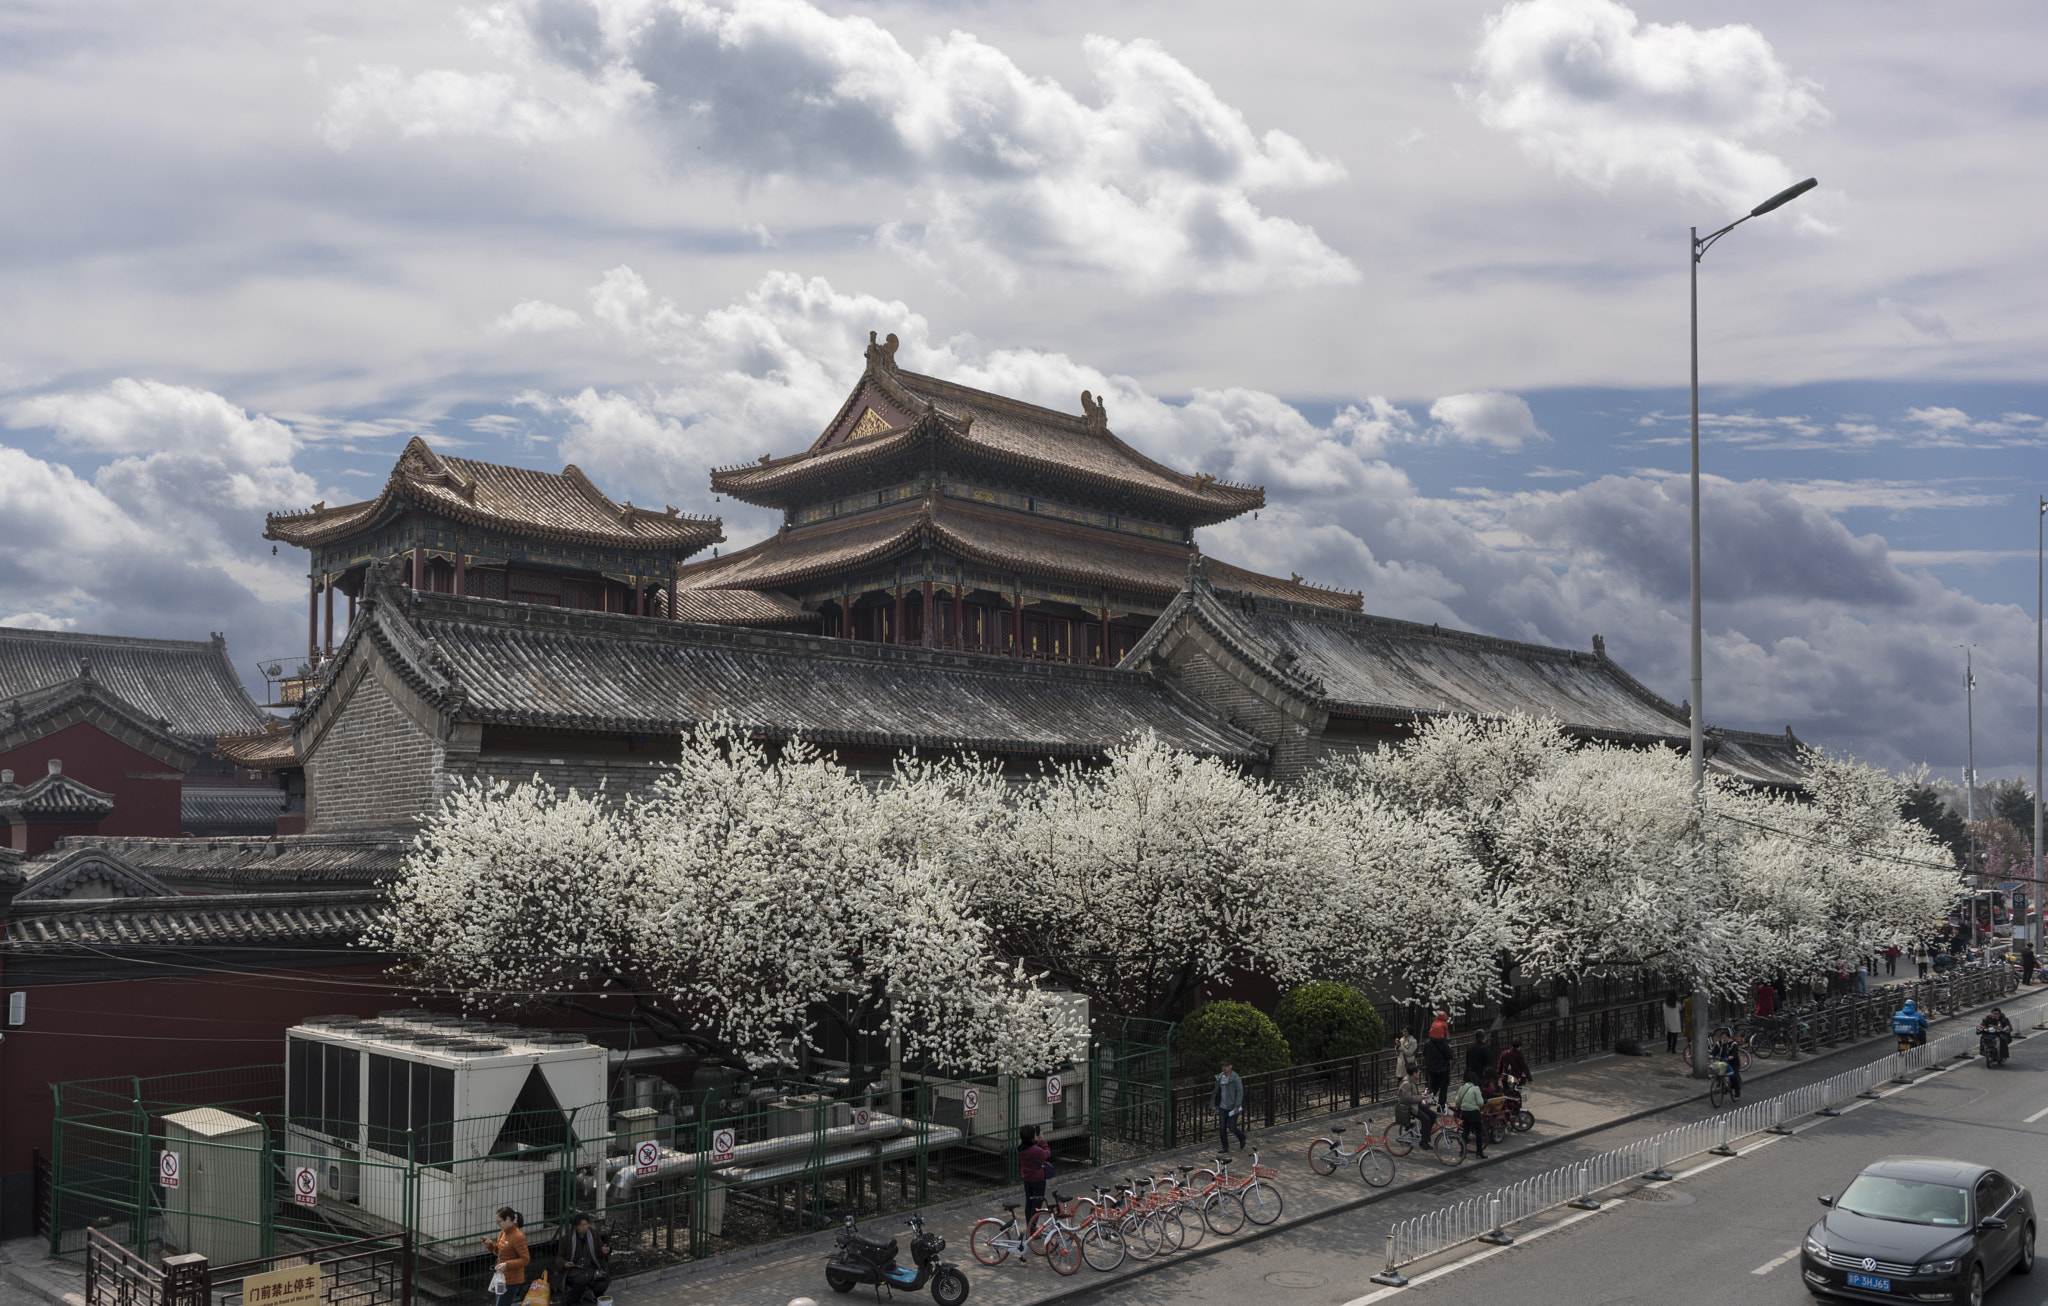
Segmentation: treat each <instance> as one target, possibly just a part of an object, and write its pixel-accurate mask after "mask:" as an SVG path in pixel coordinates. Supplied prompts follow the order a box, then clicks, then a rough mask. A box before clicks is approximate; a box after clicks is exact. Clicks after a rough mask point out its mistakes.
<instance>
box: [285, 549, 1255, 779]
mask: <svg viewBox="0 0 2048 1306" xmlns="http://www.w3.org/2000/svg"><path fill="white" fill-rule="evenodd" d="M392 594H393V592H392V591H391V590H389V589H388V588H385V587H383V586H381V585H380V586H379V587H378V588H377V589H375V590H374V591H373V597H372V600H371V602H370V603H369V604H368V605H367V606H366V608H365V610H364V614H363V616H362V617H361V618H359V620H358V621H357V623H356V625H355V627H353V628H352V629H351V630H350V632H349V637H348V640H347V641H346V642H345V643H344V644H343V646H342V649H341V651H340V653H338V654H337V655H336V658H335V660H334V665H335V666H337V667H345V666H346V665H348V659H349V658H351V657H353V656H359V655H368V654H370V653H371V650H372V649H374V650H375V655H376V656H379V657H381V658H382V659H383V660H385V662H386V663H387V665H389V666H391V667H392V668H393V670H394V671H395V672H396V674H397V675H399V677H400V678H401V679H403V680H404V681H405V682H406V683H407V684H408V685H410V686H411V687H412V689H413V690H414V692H416V693H418V694H419V695H420V696H421V697H422V698H423V699H425V700H426V701H428V702H429V703H433V704H435V705H437V706H439V707H441V708H442V709H443V710H445V711H447V712H449V713H450V714H451V715H453V716H455V717H457V718H459V719H461V720H465V721H476V722H479V723H482V724H485V725H502V726H518V727H525V728H531V729H553V730H573V731H585V732H606V733H624V732H645V733H650V734H670V735H674V734H681V733H684V732H686V731H690V730H693V729H695V728H697V727H698V726H700V725H703V724H707V723H709V722H712V721H715V720H725V721H728V722H730V723H731V724H733V725H734V726H736V727H737V728H739V729H741V730H744V731H747V732H748V733H750V734H752V735H755V736H757V737H761V738H770V739H788V738H794V737H798V736H801V737H802V738H804V739H807V740H810V741H812V742H814V743H818V744H821V745H825V746H854V747H876V748H902V747H930V748H943V749H965V750H973V751H977V752H983V753H1025V754H1031V755H1038V756H1043V755H1048V754H1064V755H1073V756H1094V755H1099V754H1101V753H1103V752H1105V751H1107V750H1108V749H1109V748H1111V747H1113V746H1114V745H1116V744H1118V743H1120V742H1122V741H1124V740H1126V739H1129V738H1131V737H1132V736H1134V735H1136V734H1138V733H1141V732H1144V731H1151V732H1154V733H1155V734H1157V735H1158V736H1159V738H1160V739H1161V740H1163V741H1164V742H1166V743H1167V744H1169V745H1171V746H1173V747H1176V748H1181V749H1185V750H1187V751H1190V752H1197V753H1204V754H1209V755H1214V756H1220V757H1225V758H1230V759H1233V760H1241V761H1247V762H1255V761H1263V760H1264V758H1265V756H1266V751H1267V750H1266V747H1265V745H1264V744H1262V743H1260V742H1259V741H1258V740H1257V739H1255V738H1253V737H1252V736H1251V735H1249V734H1247V733H1246V732H1244V731H1242V730H1240V729H1238V728H1237V727H1235V726H1233V725H1231V724H1229V722H1227V721H1226V720H1224V719H1223V717H1222V716H1221V715H1220V714H1219V713H1216V712H1213V711H1211V710H1210V709H1208V708H1206V707H1204V706H1202V705H1200V704H1198V703H1195V702H1193V701H1192V700H1189V699H1186V698H1184V697H1182V696H1181V695H1179V694H1178V693H1177V692H1175V691H1173V690H1172V689H1170V688H1168V687H1167V686H1165V685H1163V684H1162V683H1161V682H1160V681H1158V680H1157V679H1155V678H1154V677H1152V676H1149V675H1145V674H1143V673H1139V672H1128V671H1117V670H1112V669H1104V668H1094V667H1077V666H1068V665H1064V664H1055V663H1043V662H1034V661H1029V660H1025V659H1020V658H1004V657H995V656H988V655H982V654H973V653H955V652H943V651H939V650H932V649H922V648H911V647H901V646H895V645H880V644H867V643H860V642H855V641H849V640H840V639H824V638H821V637H818V636H814V635H800V634H789V633H785V632H780V631H771V630H754V629H742V628H734V627H725V626H708V625H696V624H692V623H689V622H677V621H667V620H663V619H660V618H647V617H628V616H621V615H618V614H612V613H592V612H581V611H573V610H569V609H559V608H542V607H530V606H527V605H523V604H511V603H502V602H498V601H495V600H490V599H469V598H456V597H454V596H452V595H440V594H421V595H418V596H417V597H416V598H414V599H409V600H408V601H407V602H404V603H398V602H393V601H390V600H389V599H388V598H387V597H385V596H391V595H392ZM366 642H367V644H368V647H365V645H366ZM331 683H332V682H331V681H329V682H323V683H322V685H321V687H320V688H319V689H318V690H317V691H316V692H315V693H314V695H313V696H311V697H310V698H309V700H308V702H307V703H306V704H305V706H304V707H303V708H302V709H301V717H300V719H301V720H302V721H306V720H311V719H314V718H317V717H318V716H319V713H320V708H321V704H322V702H323V701H324V698H325V696H326V693H327V692H328V688H329V686H330V685H331Z"/></svg>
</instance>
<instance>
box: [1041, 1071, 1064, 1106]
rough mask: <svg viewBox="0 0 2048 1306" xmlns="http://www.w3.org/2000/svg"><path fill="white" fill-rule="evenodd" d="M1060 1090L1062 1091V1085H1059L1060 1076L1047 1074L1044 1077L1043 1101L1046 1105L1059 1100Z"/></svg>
mask: <svg viewBox="0 0 2048 1306" xmlns="http://www.w3.org/2000/svg"><path fill="white" fill-rule="evenodd" d="M1062 1091H1064V1090H1063V1089H1062V1087H1061V1085H1060V1077H1059V1076H1058V1075H1047V1076H1046V1077H1045V1101H1046V1105H1048V1106H1050V1105H1051V1104H1053V1103H1054V1102H1057V1101H1059V1100H1060V1093H1061V1092H1062Z"/></svg>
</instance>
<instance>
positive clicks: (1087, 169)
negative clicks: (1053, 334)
mask: <svg viewBox="0 0 2048 1306" xmlns="http://www.w3.org/2000/svg"><path fill="white" fill-rule="evenodd" d="M476 30H477V34H478V35H479V36H480V37H483V38H484V39H485V40H486V42H487V43H488V44H491V45H492V46H494V47H495V48H496V49H498V50H499V51H500V52H501V55H502V56H503V57H504V58H505V59H506V61H507V63H508V64H509V65H510V66H509V68H507V69H496V70H492V71H488V72H478V73H464V72H457V71H452V70H436V71H433V72H428V73H421V74H417V75H414V76H412V77H410V78H408V77H405V76H403V75H402V74H400V73H398V72H397V71H396V70H394V69H391V68H386V67H374V68H365V69H362V70H361V71H359V72H358V74H357V75H356V77H355V78H354V80H352V81H350V82H349V83H348V84H346V85H345V86H343V87H341V88H340V89H338V90H337V91H336V92H335V96H334V100H333V102H332V104H331V106H330V108H329V111H328V114H327V117H326V119H325V122H324V130H325V131H326V133H327V136H328V138H329V140H330V141H332V142H334V143H336V144H337V145H338V146H339V145H348V144H351V143H354V142H357V141H360V140H361V139H363V138H364V137H365V136H366V135H367V134H368V133H369V132H370V131H371V129H372V127H373V125H374V124H376V123H379V122H383V123H388V124H389V125H390V126H391V127H392V128H394V129H395V130H396V131H397V132H398V134H399V135H401V136H406V137H427V136H491V137H499V138H503V139H508V140H512V141H515V142H519V143H531V142H534V141H539V140H547V139H558V138H563V137H568V136H576V135H589V134H595V133H598V132H602V131H607V130H611V129H614V128H618V127H626V126H630V127H633V128H644V129H646V130H647V131H648V132H650V133H651V134H652V135H653V137H654V138H655V139H657V140H658V141H659V142H660V144H661V145H662V147H663V148H664V149H665V150H666V152H667V154H668V157H669V158H670V159H671V160H672V162H673V165H674V166H675V167H676V168H677V169H678V170H690V169H695V168H697V167H699V166H701V165H703V164H705V163H710V164H713V165H716V166H719V167H722V168H724V169H727V170H729V171H731V172H733V173H735V174H737V175H738V176H740V177H742V178H747V179H761V178H781V177H796V178H799V179H801V180H803V181H806V182H813V183H815V182H819V181H829V182H832V183H833V184H835V185H838V186H840V187H841V188H842V189H845V188H858V187H860V186H861V185H864V184H868V185H872V184H877V183H879V184H881V185H884V186H886V187H888V188H889V190H890V193H891V194H892V195H893V196H894V202H895V205H896V207H897V209H898V211H897V213H896V216H894V217H893V218H890V219H888V220H886V221H884V222H883V223H881V224H880V226H879V227H878V229H877V236H878V238H879V239H880V240H881V242H882V243H883V244H884V245H885V246H886V247H889V248H892V249H894V250H896V251H898V252H900V253H903V254H906V255H908V256H910V257H912V258H913V259H915V260H917V261H919V262H921V263H924V264H926V265H928V266H930V267H932V268H934V269H936V270H938V271H939V272H941V273H942V274H944V275H948V276H951V277H954V278H958V279H970V280H984V279H986V280H990V281H993V282H995V283H998V284H1009V283H1014V281H1015V280H1016V278H1017V277H1018V275H1019V274H1020V273H1021V271H1022V270H1023V269H1026V268H1031V267H1040V268H1055V269H1067V270H1073V271H1080V272H1087V273H1106V274H1109V275H1111V276H1114V277H1116V278H1117V279H1118V280H1119V281H1121V282H1122V283H1124V284H1126V285H1129V286H1133V287H1136V288H1140V289H1145V290H1166V289H1179V288H1193V289H1198V290H1205V291H1248V290H1258V289H1265V288H1269V287H1274V286H1300V285H1315V284H1323V283H1330V282H1347V281H1352V280H1355V279H1356V278H1357V275H1358V274H1357V271H1356V269H1355V268H1354V267H1353V266H1352V264H1351V263H1350V261H1349V260H1347V259H1346V258H1344V257H1343V256H1342V255H1340V254H1338V253H1337V252H1336V251H1334V250H1332V249H1331V248H1330V247H1329V246H1328V245H1326V244H1325V243H1324V242H1323V240H1322V238H1321V237H1319V236H1318V235H1317V234H1316V233H1315V232H1314V231H1313V230H1311V229H1310V228H1309V227H1307V226H1305V225H1303V224H1301V223H1299V222H1295V221H1293V220H1291V219H1288V218H1284V217H1279V216H1275V215H1272V214H1268V213H1265V212H1262V211H1261V210H1260V209H1259V207H1258V206H1257V204H1256V203H1254V201H1253V198H1252V197H1253V196H1254V195H1256V194H1259V193H1261V192H1266V191H1273V190H1290V189H1300V188H1304V187H1315V186H1322V185H1326V184H1328V183H1330V182H1333V181H1336V180H1338V179H1339V178H1341V177H1342V176H1343V175H1344V173H1343V169H1342V168H1341V167H1340V166H1339V165H1338V164H1337V163H1335V162H1334V161H1332V160H1329V159H1325V158H1321V157H1318V156H1316V155H1314V154H1312V153H1311V152H1310V151H1309V150H1308V149H1307V148H1306V147H1304V146H1303V145H1302V143H1301V142H1300V141H1299V140H1297V139H1295V138H1294V137H1292V136H1290V135H1288V134H1286V133H1285V132H1281V131H1277V130H1268V131H1265V132H1263V133H1260V132H1255V131H1254V130H1253V129H1252V127H1251V125H1250V124H1249V123H1248V122H1247V121H1246V119H1245V116H1244V114H1243V113H1241V112H1240V111H1239V110H1237V109H1236V108H1234V107H1232V106H1231V105H1229V104H1226V103H1224V102H1223V100H1222V99H1221V98H1220V97H1219V96H1218V95H1217V94H1216V92H1215V90H1214V89H1213V88H1212V87H1211V86H1210V85H1209V84H1208V83H1207V82H1206V81H1204V80H1203V79H1202V78H1200V77H1198V76H1197V75H1196V74H1195V73H1194V72H1193V71H1191V70H1190V69H1189V68H1188V67H1187V66H1186V65H1184V64H1182V63H1180V62H1179V61H1178V60H1176V59H1175V58H1173V56H1171V55H1169V54H1168V53H1166V51H1165V50H1163V49H1162V48H1161V47H1160V46H1158V45H1157V44H1155V43H1154V42H1152V41H1149V40H1136V41H1128V42H1124V41H1115V40H1111V39H1109V38H1107V37H1101V36H1090V37H1088V38H1087V39H1086V40H1085V41H1084V42H1083V53H1084V55H1085V57H1086V60H1087V64H1088V67H1089V71H1090V73H1091V74H1092V75H1093V78H1094V81H1095V86H1096V91H1097V98H1096V102H1095V103H1092V104H1091V103H1086V102H1084V101H1083V100H1081V99H1080V98H1079V97H1077V96H1076V95H1074V94H1073V93H1072V92H1071V91H1068V90H1067V89H1065V88H1064V87H1062V86H1060V85H1059V84H1058V83H1057V82H1054V81H1052V80H1051V79H1049V78H1034V77H1031V76H1029V75H1028V74H1026V73H1025V72H1024V71H1023V70H1022V69H1021V68H1019V67H1018V66H1017V65H1016V64H1015V63H1014V62H1012V61H1011V59H1010V58H1009V57H1008V56H1007V55H1005V54H1004V53H1003V52H1002V51H1000V50H998V49H996V48H994V47H992V46H989V45H986V44H984V43H983V42H981V41H979V40H978V39H976V38H975V37H974V36H972V35H969V34H968V33H965V32H960V31H955V32H953V33H951V34H950V35H948V36H947V37H945V38H943V39H938V40H933V41H931V42H930V43H928V44H927V45H926V46H925V48H924V50H923V51H922V52H921V53H918V54H915V55H913V54H912V53H911V52H910V51H908V50H906V49H905V48H904V47H903V46H902V45H901V44H900V43H899V42H898V41H897V40H896V38H895V37H894V36H893V35H891V34H890V33H889V32H888V31H886V30H885V29H883V28H882V27H880V26H878V25H877V24H876V23H875V22H874V21H872V20H871V19H868V18H865V17H861V16H857V15H856V16H849V17H844V18H840V17H834V16H832V15H829V14H827V13H825V12H824V11H822V10H820V9H818V8H816V7H815V6H813V5H811V4H809V3H806V0H730V2H729V3H709V2H707V0H663V2H661V3H647V2H646V0H556V2H554V3H541V2H540V0H535V2H534V3H531V4H529V5H527V6H526V7H524V8H519V7H514V6H500V7H497V8H494V9H492V10H491V11H489V14H488V15H487V16H486V17H485V18H484V19H481V20H479V21H478V23H477V28H476ZM765 230H766V229H765V228H762V229H761V231H762V232H763V233H765ZM763 243H764V244H765V243H766V241H765V240H764V242H763Z"/></svg>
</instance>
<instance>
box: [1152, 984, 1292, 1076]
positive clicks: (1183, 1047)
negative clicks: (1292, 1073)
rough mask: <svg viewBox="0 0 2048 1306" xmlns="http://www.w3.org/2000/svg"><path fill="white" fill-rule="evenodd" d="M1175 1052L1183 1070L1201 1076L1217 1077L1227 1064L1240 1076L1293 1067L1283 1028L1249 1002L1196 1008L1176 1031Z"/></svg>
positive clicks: (1211, 1004)
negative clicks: (1220, 1069)
mask: <svg viewBox="0 0 2048 1306" xmlns="http://www.w3.org/2000/svg"><path fill="white" fill-rule="evenodd" d="M1173 1050H1174V1052H1175V1053H1177V1054H1178V1055H1179V1057H1180V1063H1181V1066H1182V1067H1183V1068H1184V1069H1186V1070H1188V1071H1190V1072H1192V1073H1195V1074H1201V1075H1213V1074H1215V1073H1216V1068H1217V1066H1219V1065H1220V1064H1222V1063H1223V1062H1225V1061H1229V1062H1231V1063H1233V1064H1234V1065H1235V1067H1236V1069H1237V1073H1238V1074H1240V1075H1255V1074H1259V1073H1260V1072H1262V1071H1267V1070H1285V1069H1286V1068H1287V1067H1288V1066H1291V1065H1293V1064H1294V1054H1293V1052H1292V1051H1291V1050H1290V1049H1289V1048H1288V1046H1287V1040H1286V1038H1285V1037H1283V1036H1282V1035H1281V1033H1280V1027H1279V1026H1277V1025H1275V1024H1274V1023H1273V1020H1272V1018H1271V1017H1270V1016H1268V1015H1266V1013H1265V1012H1263V1011H1260V1010H1259V1009H1258V1008H1257V1007H1254V1006H1253V1005H1251V1004H1250V1003H1249V1002H1207V1003H1204V1004H1202V1005H1201V1006H1199V1007H1197V1008H1195V1009H1194V1010H1193V1011H1192V1012H1189V1013H1188V1016H1187V1018H1186V1019H1184V1020H1182V1021H1181V1022H1180V1024H1179V1026H1178V1027H1177V1028H1175V1030H1174V1032H1173Z"/></svg>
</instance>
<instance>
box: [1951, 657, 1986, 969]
mask: <svg viewBox="0 0 2048 1306" xmlns="http://www.w3.org/2000/svg"><path fill="white" fill-rule="evenodd" d="M1956 647H1957V648H1959V649H1961V650H1962V651H1963V722H1964V725H1963V730H1964V735H1963V737H1964V740H1965V743H1964V748H1965V749H1966V751H1965V753H1964V758H1965V760H1964V762H1963V812H1964V816H1963V819H1964V820H1965V821H1967V822H1969V825H1968V827H1967V828H1968V830H1969V832H1970V888H1971V889H1973V890H1974V889H1979V888H1982V887H1983V886H1982V885H1980V884H1978V883H1977V673H1976V671H1975V670H1973V669H1972V668H1971V665H1970V650H1972V649H1974V648H1976V647H1977V645H1975V644H1958V645H1956ZM1976 901H1977V900H1976V898H1975V897H1974V896H1973V897H1972V898H1971V899H1970V902H1971V907H1970V931H1971V933H1972V934H1973V935H1974V934H1975V933H1976V929H1977V908H1976V905H1975V904H1976Z"/></svg>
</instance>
